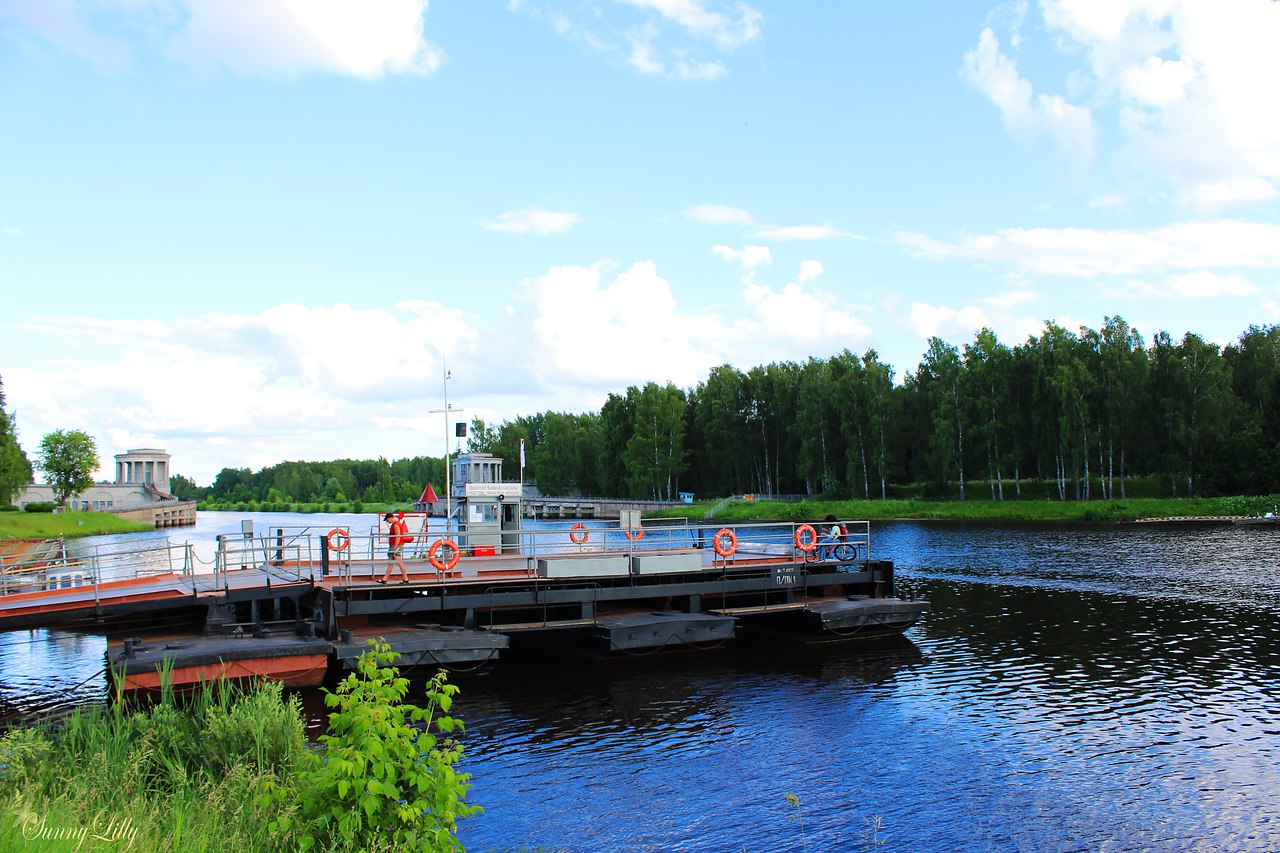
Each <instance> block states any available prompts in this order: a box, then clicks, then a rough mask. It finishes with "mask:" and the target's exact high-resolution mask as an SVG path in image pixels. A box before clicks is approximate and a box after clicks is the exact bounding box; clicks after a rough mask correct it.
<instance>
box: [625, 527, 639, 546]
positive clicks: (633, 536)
mask: <svg viewBox="0 0 1280 853" xmlns="http://www.w3.org/2000/svg"><path fill="white" fill-rule="evenodd" d="M622 535H623V536H625V537H627V539H628V541H631V542H635V541H637V540H639V539H643V538H644V528H643V527H637V528H636V529H635V530H634V531H632V530H628V531H626V532H625V533H623V534H622Z"/></svg>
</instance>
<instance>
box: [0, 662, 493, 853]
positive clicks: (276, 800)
mask: <svg viewBox="0 0 1280 853" xmlns="http://www.w3.org/2000/svg"><path fill="white" fill-rule="evenodd" d="M382 651H384V652H386V655H384V657H383V658H381V659H379V661H377V662H374V663H371V664H370V665H369V666H368V667H366V669H365V670H361V672H360V673H359V674H358V675H353V676H350V677H349V679H348V681H350V691H349V692H355V693H356V695H354V696H351V697H349V698H347V700H346V702H345V704H344V706H343V712H344V713H346V714H347V715H348V716H350V715H352V714H360V715H363V716H362V719H363V718H364V717H369V718H376V720H377V721H378V722H377V726H378V727H380V728H378V731H382V729H386V730H387V731H386V732H384V735H385V737H384V738H382V739H376V738H375V739H370V738H369V737H368V732H365V731H361V732H360V733H359V734H360V737H358V738H348V739H347V740H341V739H339V738H333V737H329V738H327V740H328V741H329V745H330V747H331V748H332V746H333V743H335V742H338V743H340V745H342V746H343V747H344V748H345V749H346V752H345V753H342V754H343V755H346V758H347V759H349V760H347V761H345V763H346V764H352V765H358V766H359V767H362V768H363V767H367V768H369V769H370V771H371V772H377V773H379V774H380V775H381V777H382V780H381V782H378V783H375V782H373V781H372V777H370V778H369V779H366V778H364V776H362V775H361V774H360V773H353V774H351V775H352V778H353V780H354V781H355V782H358V783H359V784H360V786H361V789H360V790H365V789H367V791H369V792H372V791H373V790H374V789H375V787H376V788H378V789H380V790H382V789H389V787H390V786H389V785H388V780H387V778H386V773H385V765H386V764H387V760H388V759H387V756H386V754H385V743H386V742H387V741H386V738H388V737H391V736H394V737H395V738H396V739H397V741H398V742H400V743H403V744H407V745H408V746H407V747H406V748H405V749H404V750H402V752H403V755H402V756H401V757H402V758H403V760H404V762H407V763H408V764H409V765H410V766H412V767H414V768H416V770H417V776H415V777H414V782H415V783H416V784H415V788H414V790H415V792H416V793H415V794H414V796H417V797H421V798H428V799H431V798H434V800H438V799H440V798H445V799H450V798H452V799H450V802H451V803H452V805H451V806H450V808H451V809H452V811H451V812H450V814H455V813H456V815H457V816H459V817H462V816H466V815H467V814H469V813H471V812H473V811H475V810H476V809H474V807H463V806H462V805H461V804H460V803H461V799H460V798H461V794H463V793H465V787H466V786H465V778H466V777H465V776H458V775H457V774H451V775H450V774H440V773H437V772H435V770H436V769H438V768H439V766H440V764H441V756H442V754H444V753H446V752H447V753H448V755H447V756H446V757H449V758H450V761H453V760H456V759H457V758H458V757H460V756H461V747H460V746H458V745H457V744H455V743H454V742H452V741H451V740H450V741H448V742H444V741H440V740H437V739H436V738H435V736H431V737H429V738H428V737H427V734H428V733H429V732H428V730H429V728H430V724H428V726H427V727H426V728H423V729H417V728H415V727H413V726H412V725H411V724H410V723H409V722H408V719H409V717H412V718H413V719H414V720H417V719H420V718H422V717H426V716H428V715H431V714H432V713H433V712H434V710H435V709H436V708H437V706H438V704H439V696H441V695H445V694H446V693H447V695H450V696H451V695H452V693H453V692H456V690H457V688H456V687H453V686H452V685H446V684H445V680H444V674H443V673H441V674H439V675H438V676H437V677H436V679H434V680H433V682H432V684H433V685H435V690H436V694H437V695H436V696H435V697H434V698H433V694H432V693H430V692H428V695H427V698H428V700H430V704H428V706H427V708H426V709H420V708H418V707H417V706H415V705H413V704H411V703H404V704H402V705H399V706H398V709H399V710H400V711H401V712H402V713H403V714H404V715H405V720H404V721H402V722H401V723H400V724H397V725H391V724H390V723H389V722H388V720H387V719H385V717H386V713H385V711H386V707H385V703H380V702H377V701H373V700H366V698H365V694H364V692H363V691H361V690H359V689H358V688H362V686H363V685H365V684H369V685H371V689H373V690H375V691H376V690H377V688H378V687H379V686H380V685H384V684H385V683H387V682H388V681H390V680H391V679H394V678H396V670H395V669H394V668H390V667H384V666H381V665H380V664H382V663H385V662H387V661H389V660H390V659H391V658H390V655H392V654H393V653H390V651H389V650H387V649H383V650H382ZM363 660H364V659H363V658H362V661H363ZM163 680H164V681H166V682H167V679H163ZM344 683H345V682H344ZM397 683H398V681H397ZM404 689H405V690H407V689H408V688H407V684H406V685H405V686H404ZM444 704H445V705H447V704H448V703H447V702H445V703H444ZM446 722H447V723H448V726H450V727H457V728H458V729H459V730H460V729H461V721H458V720H454V719H452V718H445V717H436V718H435V726H436V728H437V729H440V730H443V724H444V723H446ZM330 724H331V726H333V725H334V719H333V718H331V720H330ZM304 725H305V724H304V717H303V714H302V708H301V705H300V703H299V701H298V699H297V697H290V698H286V697H285V696H284V693H283V688H282V687H281V685H280V684H279V683H269V682H264V683H256V684H253V685H251V686H249V687H247V688H243V689H242V688H240V687H237V686H234V685H231V684H228V683H227V682H214V683H212V684H209V685H205V686H204V687H203V688H202V689H201V690H199V691H196V692H195V693H193V694H191V695H190V696H178V695H175V693H174V692H173V690H172V689H170V688H168V687H167V686H166V687H164V688H163V689H162V692H161V694H160V696H159V698H158V699H157V700H155V701H152V702H149V703H135V704H134V706H133V707H129V705H128V703H126V702H125V701H123V698H122V697H121V696H120V695H119V694H117V696H116V701H115V702H114V703H113V704H111V705H109V706H88V707H81V708H79V709H76V710H75V711H73V712H72V713H70V714H69V715H68V716H66V717H64V718H62V719H61V720H58V721H56V722H45V723H41V724H37V725H34V726H31V727H26V728H19V729H14V730H12V731H10V732H8V733H7V734H5V735H4V736H3V737H0V850H3V851H10V850H13V851H28V850H29V851H70V850H75V851H88V850H99V851H122V850H129V851H139V853H153V851H154V853H173V851H181V853H188V851H194V853H205V851H209V853H212V851H218V853H227V851H235V853H257V851H263V853H267V852H268V851H270V853H276V851H291V850H304V849H308V848H311V849H324V850H332V851H339V853H341V851H348V850H350V851H354V850H460V849H461V847H460V846H459V845H458V844H457V842H456V838H455V837H454V834H453V830H454V828H455V826H454V823H455V821H454V820H452V819H451V820H449V821H448V823H447V824H445V825H443V826H442V827H440V828H439V830H438V831H437V832H436V833H435V834H434V835H433V836H432V837H431V838H430V839H428V838H427V837H426V834H425V833H420V834H419V835H418V836H417V837H416V838H415V841H414V842H413V843H403V842H402V839H401V838H399V837H397V836H398V834H399V835H402V834H403V833H400V830H401V829H402V828H403V826H404V825H405V822H404V816H403V815H397V805H396V796H400V795H399V794H397V793H395V792H394V791H391V790H382V792H383V793H385V794H386V795H387V796H388V797H389V798H390V803H391V805H390V807H389V812H390V813H391V814H392V815H395V816H396V817H397V819H396V820H374V818H375V817H376V815H375V813H374V811H372V810H370V809H369V803H368V802H366V800H368V797H365V798H364V799H362V800H361V805H362V806H363V813H364V814H367V818H364V819H361V820H358V821H357V823H358V830H359V831H355V832H351V833H347V834H345V835H344V836H343V837H329V836H326V835H325V834H324V833H323V832H321V831H320V829H322V828H323V827H322V826H321V823H320V822H318V821H317V818H316V814H315V813H316V812H317V808H315V807H316V806H319V807H320V808H322V809H323V811H324V812H326V813H328V812H331V811H333V810H335V809H336V812H337V815H338V816H342V815H344V814H346V811H347V809H346V808H345V806H343V807H342V808H338V806H339V803H338V802H337V801H336V800H330V799H329V798H328V796H327V793H326V790H325V789H324V788H323V786H322V785H320V784H319V783H318V782H317V780H320V781H323V780H324V779H325V778H326V774H330V775H331V774H332V770H333V768H332V765H331V764H330V763H329V762H327V761H326V760H325V758H324V757H322V756H321V755H319V754H318V751H317V749H315V748H313V747H312V746H311V745H310V744H309V743H308V741H307V738H306V732H305V728H304ZM375 741H376V743H375ZM448 769H450V770H452V768H448ZM347 784H348V785H350V784H351V783H350V782H348V783H347ZM403 796H404V797H410V794H408V793H406V794H404V795H403ZM434 800H432V801H434ZM399 802H400V803H402V804H403V803H405V802H406V800H405V799H401V800H400V801H399ZM318 828H319V829H318ZM317 837H320V838H323V839H324V840H325V842H326V843H325V844H324V845H323V846H322V848H317V847H315V846H313V845H314V844H315V841H316V840H317Z"/></svg>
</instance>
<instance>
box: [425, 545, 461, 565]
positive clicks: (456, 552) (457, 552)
mask: <svg viewBox="0 0 1280 853" xmlns="http://www.w3.org/2000/svg"><path fill="white" fill-rule="evenodd" d="M441 546H443V547H446V548H448V549H449V550H450V551H451V552H452V553H453V556H452V557H450V558H449V559H448V561H444V560H441V559H440V558H439V557H438V556H436V555H437V554H438V553H439V551H440V548H441ZM461 558H462V549H461V548H459V547H458V543H457V542H454V541H453V540H452V539H437V540H436V541H434V542H432V543H431V547H430V548H428V549H427V560H428V561H429V562H430V563H431V565H433V566H435V569H436V571H437V572H450V571H453V567H454V566H456V565H458V560H459V559H461Z"/></svg>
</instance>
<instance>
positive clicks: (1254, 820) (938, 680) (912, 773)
mask: <svg viewBox="0 0 1280 853" xmlns="http://www.w3.org/2000/svg"><path fill="white" fill-rule="evenodd" d="M357 518H358V519H362V520H363V523H365V524H366V525H367V524H368V523H369V519H368V516H367V515H366V516H359V517H357ZM311 521H312V522H313V523H315V522H318V525H317V526H323V525H325V524H329V525H331V526H332V524H333V523H334V522H333V521H332V519H330V518H323V519H321V518H316V517H312V518H311ZM202 523H203V516H202ZM220 523H223V524H229V525H230V526H231V529H232V531H233V532H234V531H235V530H238V518H232V519H225V520H221V521H220ZM259 523H260V524H263V525H264V526H265V524H267V523H269V521H262V522H259ZM326 529H327V528H326ZM873 535H874V539H873V548H874V553H875V555H876V556H879V557H886V558H891V559H893V560H895V561H896V563H897V564H898V576H899V580H900V583H901V585H902V587H903V589H904V590H905V591H906V592H908V593H909V594H914V595H916V596H918V597H921V598H928V599H929V600H930V601H931V602H932V604H933V609H932V612H931V613H930V615H929V616H928V618H927V619H926V620H925V621H924V622H922V623H921V624H920V625H918V626H917V627H915V628H913V629H912V630H911V632H909V635H908V637H909V642H906V643H900V644H897V645H891V646H878V647H867V646H860V645H852V646H843V647H819V648H808V647H796V646H769V645H764V646H752V647H737V646H735V647H733V648H732V649H729V650H726V651H725V652H723V653H721V654H718V655H716V656H712V657H706V658H699V659H693V660H685V661H682V662H679V663H675V664H671V663H665V662H662V663H659V662H654V663H638V664H637V663H630V664H628V665H625V666H620V667H613V668H608V667H598V666H584V665H577V664H570V663H565V662H560V661H548V660H546V659H524V660H515V659H512V658H509V659H506V660H504V661H503V662H502V663H501V664H500V666H499V668H498V669H497V670H496V671H494V672H491V673H489V674H487V675H483V676H465V677H459V679H458V683H460V684H461V685H462V688H463V692H462V694H461V695H460V697H459V700H458V704H457V706H456V709H457V710H458V712H459V714H460V715H461V716H462V717H463V718H464V719H465V720H466V721H467V732H466V735H465V742H466V746H467V754H468V758H467V760H466V769H467V770H468V771H469V772H471V773H472V774H474V788H473V799H474V801H475V802H477V803H479V804H481V805H483V806H484V807H485V809H486V813H485V814H484V815H483V816H481V817H479V818H477V819H475V820H473V821H471V822H469V823H468V824H467V825H465V827H464V830H463V839H464V841H465V842H466V843H467V845H468V847H469V848H470V849H475V850H485V849H487V848H489V847H494V848H496V849H499V850H508V849H514V848H518V847H519V846H521V845H526V846H529V847H533V846H536V845H539V844H543V845H546V846H547V847H549V848H551V849H556V850H580V851H631V850H698V851H701V850H726V851H730V850H731V851H741V850H743V849H746V850H749V851H762V850H799V849H801V848H802V846H805V845H802V844H801V841H800V834H799V826H800V824H799V822H798V821H797V819H796V815H797V812H796V811H795V810H794V809H792V808H791V807H790V806H789V805H788V804H787V801H786V799H785V797H784V795H785V794H787V793H795V794H797V795H798V796H799V797H800V801H801V809H800V812H799V815H800V816H802V817H803V821H804V824H803V826H804V838H805V843H806V844H807V847H808V849H810V850H849V849H859V848H860V847H862V846H864V845H863V833H864V832H865V831H866V830H867V823H866V821H867V820H868V819H869V818H872V817H879V818H880V819H881V820H882V821H883V826H884V832H885V833H886V834H887V836H888V838H889V845H888V848H891V849H899V850H925V851H930V850H939V851H941V850H946V851H950V850H957V849H963V850H974V849H976V850H1036V851H1040V850H1082V849H1083V850H1095V849H1096V850H1215V851H1217V850H1240V851H1246V850H1247V851H1254V850H1280V807H1278V806H1277V803H1280V749H1278V748H1277V746H1276V744H1277V743H1280V695H1277V694H1278V693H1280V686H1278V685H1280V652H1277V649H1280V628H1277V624H1278V622H1280V620H1277V618H1276V617H1277V615H1280V577H1277V576H1276V573H1275V566H1276V565H1277V564H1278V563H1280V559H1278V558H1280V531H1275V530H1270V529H1266V528H1247V529H1242V528H1229V527H1225V528H1203V529H1198V528H1176V527H1175V528H1168V527H1144V526H1129V527H1107V528H1092V527H1088V528H1081V527H1068V526H1052V527H1050V526H1044V527H1034V526H982V527H978V526H973V525H954V524H948V525H940V524H931V525H922V524H905V523H904V524H890V525H877V526H876V527H875V529H874V530H873ZM209 541H211V537H210V540H209ZM101 642H102V641H101V639H100V638H94V637H80V636H78V635H74V634H66V633H63V632H21V633H20V634H10V635H5V636H0V701H2V702H6V703H8V704H7V705H5V706H4V709H5V710H9V709H11V708H12V707H14V706H21V705H23V704H24V703H25V704H31V705H37V706H38V705H40V704H41V703H53V704H57V703H58V702H66V701H69V700H68V699H66V698H65V697H64V696H63V694H62V692H61V691H64V690H66V689H71V690H72V693H76V694H77V695H81V696H85V697H87V698H90V699H92V698H94V697H96V696H99V695H100V691H101V687H100V686H94V684H93V683H92V682H91V683H90V685H88V686H86V687H82V688H75V684H76V682H77V681H80V680H82V679H83V678H85V677H86V676H91V675H92V674H93V673H94V671H95V670H96V669H98V668H100V667H101V665H102V655H101V649H102V646H101ZM77 691H78V693H77ZM95 691H98V692H95ZM306 699H307V702H308V713H309V715H310V716H311V717H312V719H313V720H314V721H315V722H316V723H317V724H319V723H320V722H322V721H323V719H324V715H325V713H326V709H324V708H323V706H322V705H321V704H320V703H319V702H318V701H317V700H316V697H315V695H314V694H307V695H306Z"/></svg>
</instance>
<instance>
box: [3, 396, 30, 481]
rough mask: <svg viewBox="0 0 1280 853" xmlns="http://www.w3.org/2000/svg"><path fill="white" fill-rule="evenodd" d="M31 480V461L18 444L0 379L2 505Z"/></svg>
mask: <svg viewBox="0 0 1280 853" xmlns="http://www.w3.org/2000/svg"><path fill="white" fill-rule="evenodd" d="M30 482H31V462H30V461H29V460H28V459H27V454H26V453H24V452H23V451H22V446H21V445H20V444H18V428H17V426H16V424H15V420H14V417H13V415H11V414H9V413H8V412H6V411H5V408H4V382H3V381H2V380H0V505H3V504H7V503H9V502H10V501H12V500H13V498H14V496H15V495H16V494H18V492H19V491H20V490H21V489H22V487H23V486H25V485H26V484H28V483H30Z"/></svg>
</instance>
